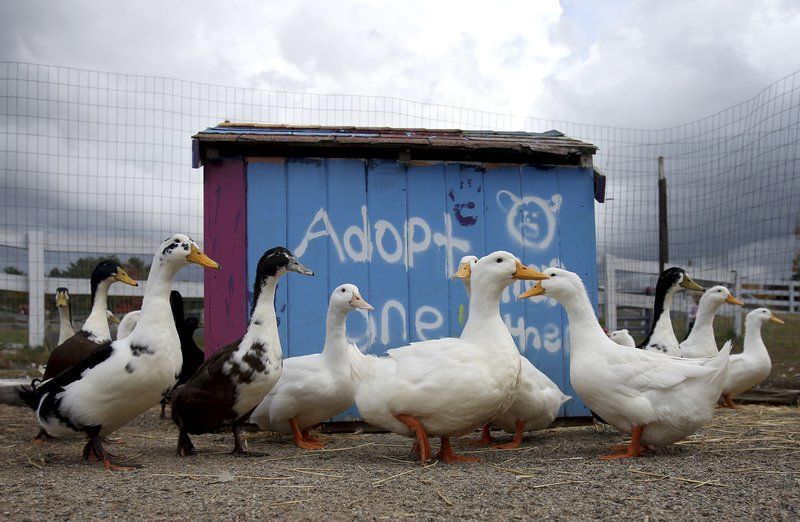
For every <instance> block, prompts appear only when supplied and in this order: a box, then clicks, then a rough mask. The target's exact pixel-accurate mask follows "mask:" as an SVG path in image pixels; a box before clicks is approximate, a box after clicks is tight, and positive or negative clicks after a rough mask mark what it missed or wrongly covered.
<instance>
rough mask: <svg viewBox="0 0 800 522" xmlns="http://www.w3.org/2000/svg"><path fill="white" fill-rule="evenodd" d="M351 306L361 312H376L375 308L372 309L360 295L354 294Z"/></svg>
mask: <svg viewBox="0 0 800 522" xmlns="http://www.w3.org/2000/svg"><path fill="white" fill-rule="evenodd" d="M350 306H352V307H353V308H360V309H361V310H374V309H375V308H373V307H372V305H371V304H369V303H368V302H366V301H365V300H364V298H363V297H361V295H360V294H353V298H352V299H350Z"/></svg>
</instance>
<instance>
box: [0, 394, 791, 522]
mask: <svg viewBox="0 0 800 522" xmlns="http://www.w3.org/2000/svg"><path fill="white" fill-rule="evenodd" d="M37 428H38V426H37V424H36V423H35V421H34V418H33V416H32V415H31V412H30V411H28V410H25V409H23V408H17V407H13V406H5V405H0V492H2V493H0V497H1V498H2V502H1V503H0V518H2V519H11V520H42V519H64V520H75V519H97V518H111V517H114V518H120V519H131V518H146V519H168V518H172V519H174V518H178V519H182V520H183V519H219V518H226V519H263V518H264V517H270V518H278V519H292V520H297V519H303V520H306V519H322V518H325V519H334V520H345V519H353V518H357V519H368V520H379V519H400V518H405V517H409V518H411V517H414V518H422V519H450V518H455V517H467V518H470V519H489V518H492V519H498V520H501V519H528V518H533V517H536V518H541V519H566V520H584V519H597V518H601V519H624V520H636V519H638V520H653V521H656V520H670V519H682V520H685V519H697V518H705V517H708V518H712V517H713V518H715V519H717V520H733V519H748V520H764V519H769V520H800V465H798V462H800V408H790V407H762V406H746V407H743V408H741V409H739V410H737V411H729V410H725V411H720V412H718V414H717V415H716V416H715V420H714V422H713V423H712V424H711V425H709V426H707V427H706V428H705V429H704V430H703V431H702V432H701V433H699V434H697V435H695V436H693V437H692V438H691V439H689V440H686V441H683V442H682V443H679V444H677V445H674V446H672V447H670V448H666V449H659V450H658V451H657V452H656V453H655V454H652V455H650V456H647V457H644V458H640V459H635V460H620V461H613V462H605V461H601V460H599V459H598V458H597V456H598V455H600V454H603V453H605V452H606V451H607V448H608V446H610V445H611V444H615V443H619V442H622V440H623V439H622V437H621V436H620V435H619V434H618V433H617V432H615V431H614V430H613V429H611V428H608V427H605V426H580V427H562V428H553V429H549V430H545V431H541V432H538V433H535V434H532V435H529V436H528V437H527V438H526V440H525V442H524V444H523V447H522V448H520V449H518V450H506V451H498V450H485V449H484V450H474V449H471V448H468V447H466V446H464V445H463V443H456V444H455V448H456V451H459V450H461V451H463V452H471V454H473V455H477V456H480V457H481V459H482V460H481V462H480V463H477V464H456V465H445V464H442V463H434V464H431V465H429V466H427V467H424V468H423V467H421V466H420V465H419V464H416V463H414V462H412V459H411V458H410V456H409V448H410V445H411V444H410V440H409V439H405V438H402V437H399V436H396V435H387V434H364V433H349V434H336V435H326V436H328V437H330V441H329V443H328V446H327V449H326V450H323V451H316V452H303V451H299V450H296V449H295V448H294V446H292V445H291V444H290V443H289V441H288V440H286V439H284V440H280V439H279V438H277V437H274V436H272V435H270V434H265V433H251V434H248V447H249V449H250V450H251V451H257V452H260V453H261V455H259V456H250V457H235V456H232V455H230V454H228V452H229V451H230V449H231V448H232V439H231V437H230V436H229V435H208V436H201V437H196V438H195V445H196V446H197V448H198V450H199V451H200V453H199V454H198V455H197V456H194V457H189V458H178V457H176V456H175V453H174V452H175V444H176V439H177V432H176V430H175V429H174V427H173V426H172V425H171V423H169V422H167V421H161V420H159V419H158V417H157V411H156V410H153V411H151V412H148V413H147V414H146V415H144V416H142V417H140V418H139V419H137V420H136V421H135V422H134V423H133V424H131V425H129V426H127V427H125V428H123V429H121V430H120V431H119V432H117V433H116V434H115V435H116V436H119V437H122V438H124V439H125V441H126V442H127V443H126V444H125V445H124V446H109V447H110V448H112V451H116V452H117V453H119V454H121V455H124V456H125V457H127V458H130V459H131V462H136V463H138V464H141V465H142V468H141V469H138V470H135V471H130V472H109V471H106V470H104V469H103V468H102V467H101V466H99V465H98V464H96V463H94V464H90V463H85V462H83V461H82V460H81V457H80V452H81V448H82V446H83V442H81V441H79V440H74V441H60V442H55V443H49V444H47V445H46V446H43V447H39V446H34V445H32V444H31V443H30V439H31V437H32V436H33V435H34V434H35V433H36V431H37ZM496 435H499V434H497V433H496ZM499 436H501V437H503V438H505V437H506V436H505V435H499Z"/></svg>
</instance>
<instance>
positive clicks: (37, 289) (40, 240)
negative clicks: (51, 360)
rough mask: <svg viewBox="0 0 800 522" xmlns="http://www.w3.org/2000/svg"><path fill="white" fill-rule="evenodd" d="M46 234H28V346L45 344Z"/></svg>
mask: <svg viewBox="0 0 800 522" xmlns="http://www.w3.org/2000/svg"><path fill="white" fill-rule="evenodd" d="M44 292H45V285H44V232H41V231H39V230H32V231H29V232H28V345H30V346H41V345H43V344H44Z"/></svg>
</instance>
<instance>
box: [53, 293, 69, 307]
mask: <svg viewBox="0 0 800 522" xmlns="http://www.w3.org/2000/svg"><path fill="white" fill-rule="evenodd" d="M56 306H58V307H62V306H63V307H64V308H66V307H67V306H69V300H68V299H67V294H65V293H64V292H58V293H57V294H56Z"/></svg>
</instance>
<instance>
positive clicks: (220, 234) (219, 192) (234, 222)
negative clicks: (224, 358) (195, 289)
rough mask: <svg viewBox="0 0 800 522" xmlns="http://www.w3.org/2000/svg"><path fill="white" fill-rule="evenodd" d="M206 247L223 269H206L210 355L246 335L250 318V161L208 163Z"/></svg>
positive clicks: (206, 339) (207, 345)
mask: <svg viewBox="0 0 800 522" xmlns="http://www.w3.org/2000/svg"><path fill="white" fill-rule="evenodd" d="M203 176H204V181H203V209H204V213H203V229H204V235H205V238H206V242H205V252H206V254H207V255H209V256H210V257H211V258H212V259H214V260H215V261H217V262H218V263H220V264H221V265H222V270H204V274H203V278H204V282H205V290H206V296H207V299H205V300H204V306H205V322H206V327H205V352H206V357H208V356H210V355H211V354H213V353H214V352H215V351H217V350H218V349H220V348H221V347H223V346H225V345H226V344H228V343H230V342H231V341H234V340H236V339H238V338H239V337H241V336H242V335H244V331H245V328H246V323H247V258H246V255H245V252H246V248H247V223H246V221H247V220H246V217H247V216H246V214H245V210H246V199H245V187H246V181H245V166H244V161H243V160H241V159H237V158H231V159H225V160H222V161H218V162H210V163H208V164H206V166H205V167H204V169H203Z"/></svg>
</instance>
